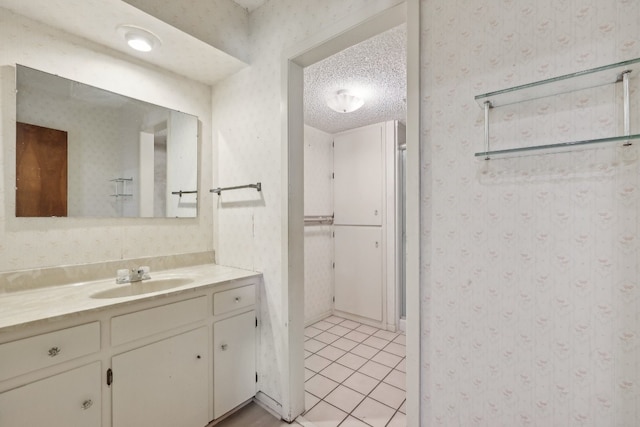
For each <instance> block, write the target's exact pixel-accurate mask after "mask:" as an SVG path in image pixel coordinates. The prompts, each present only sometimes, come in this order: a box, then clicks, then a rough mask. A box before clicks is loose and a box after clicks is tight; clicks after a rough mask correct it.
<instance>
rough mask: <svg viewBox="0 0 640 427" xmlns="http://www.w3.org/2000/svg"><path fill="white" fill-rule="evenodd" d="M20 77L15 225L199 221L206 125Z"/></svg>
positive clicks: (26, 71) (89, 90)
mask: <svg viewBox="0 0 640 427" xmlns="http://www.w3.org/2000/svg"><path fill="white" fill-rule="evenodd" d="M16 73H17V76H16V79H17V95H16V98H17V112H16V113H17V115H16V122H17V123H16V216H18V217H52V216H56V217H61V216H68V217H162V218H193V217H196V216H197V193H196V191H197V184H198V172H197V171H198V118H197V117H195V116H192V115H189V114H185V113H181V112H178V111H173V110H169V109H167V108H164V107H160V106H157V105H153V104H149V103H147V102H143V101H139V100H136V99H132V98H129V97H126V96H122V95H119V94H115V93H111V92H108V91H105V90H102V89H98V88H95V87H92V86H88V85H86V84H82V83H78V82H75V81H72V80H68V79H65V78H61V77H58V76H55V75H52V74H49V73H45V72H42V71H38V70H34V69H32V68H29V67H25V66H21V65H17V66H16Z"/></svg>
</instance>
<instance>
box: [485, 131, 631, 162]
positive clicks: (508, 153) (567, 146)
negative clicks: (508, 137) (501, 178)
mask: <svg viewBox="0 0 640 427" xmlns="http://www.w3.org/2000/svg"><path fill="white" fill-rule="evenodd" d="M632 140H640V134H635V135H626V136H612V137H609V138H600V139H589V140H584V141H573V142H562V143H558V144H549V145H537V146H531V147H522V148H509V149H506V150H495V151H481V152H478V153H476V154H475V156H476V157H482V158H484V159H487V160H488V159H497V158H506V157H518V156H534V155H540V154H551V153H561V152H565V151H574V150H576V149H580V148H598V147H606V146H611V145H615V144H619V143H626V142H627V141H632ZM629 145H631V143H629Z"/></svg>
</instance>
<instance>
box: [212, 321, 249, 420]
mask: <svg viewBox="0 0 640 427" xmlns="http://www.w3.org/2000/svg"><path fill="white" fill-rule="evenodd" d="M255 322H256V312H255V311H250V312H247V313H244V314H239V315H237V316H234V317H231V318H229V319H225V320H221V321H219V322H216V323H214V325H213V346H214V347H213V349H214V350H213V388H214V395H213V402H214V404H213V416H214V418H218V417H220V416H221V415H224V414H225V413H227V412H229V411H230V410H232V409H233V408H235V407H236V406H238V405H240V404H241V403H243V402H245V401H247V400H249V399H251V397H253V396H255V394H256V323H255Z"/></svg>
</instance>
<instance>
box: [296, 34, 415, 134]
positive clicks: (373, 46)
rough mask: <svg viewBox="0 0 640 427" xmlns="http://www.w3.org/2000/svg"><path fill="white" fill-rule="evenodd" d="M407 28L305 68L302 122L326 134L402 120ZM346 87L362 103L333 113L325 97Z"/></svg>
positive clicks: (404, 110)
mask: <svg viewBox="0 0 640 427" xmlns="http://www.w3.org/2000/svg"><path fill="white" fill-rule="evenodd" d="M406 38H407V32H406V25H405V24H403V25H400V26H399V27H396V28H393V29H391V30H389V31H386V32H384V33H382V34H380V35H377V36H375V37H372V38H370V39H368V40H365V41H364V42H361V43H359V44H357V45H355V46H351V47H349V48H347V49H345V50H343V51H341V52H338V53H337V54H335V55H333V56H331V57H329V58H327V59H325V60H323V61H320V62H318V63H315V64H313V65H310V66H309V67H306V68H305V69H304V115H305V116H304V118H305V120H304V121H305V124H307V125H309V126H312V127H314V128H317V129H320V130H322V131H325V132H328V133H337V132H341V131H344V130H348V129H353V128H357V127H360V126H366V125H370V124H373V123H379V122H383V121H387V120H400V121H402V122H404V120H405V117H406V96H407V83H406V82H407V79H406V75H407V72H406V68H407V63H406V62H407V61H406V58H407V54H406ZM341 89H347V90H349V91H351V92H352V93H354V94H356V95H358V96H360V97H361V98H363V99H364V101H365V103H364V106H363V107H362V108H360V109H359V110H357V111H354V112H353V113H346V114H342V113H336V112H335V111H333V110H331V109H330V108H329V107H328V106H327V103H326V101H325V100H326V98H327V97H328V96H330V95H332V94H335V93H336V92H337V91H339V90H341Z"/></svg>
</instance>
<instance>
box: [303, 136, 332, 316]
mask: <svg viewBox="0 0 640 427" xmlns="http://www.w3.org/2000/svg"><path fill="white" fill-rule="evenodd" d="M332 143H333V135H331V134H328V133H326V132H323V131H321V130H318V129H316V128H313V127H311V126H305V127H304V212H305V215H331V214H333V192H332V188H333V182H332V181H333V180H332V178H331V173H332V172H333V149H332V146H331V144H332ZM332 231H333V227H332V226H331V225H327V224H310V225H307V226H305V228H304V317H305V324H306V323H311V322H314V321H317V320H320V319H321V318H322V317H323V316H326V315H328V314H331V312H332V310H333V299H332V298H333V265H332V263H333V238H332V237H331V233H332Z"/></svg>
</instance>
